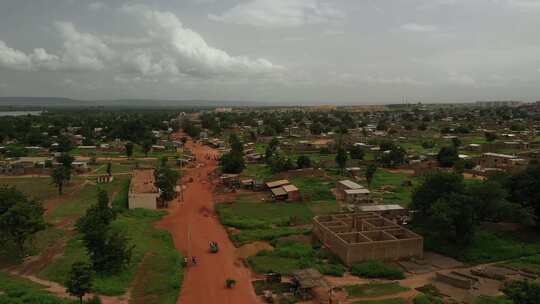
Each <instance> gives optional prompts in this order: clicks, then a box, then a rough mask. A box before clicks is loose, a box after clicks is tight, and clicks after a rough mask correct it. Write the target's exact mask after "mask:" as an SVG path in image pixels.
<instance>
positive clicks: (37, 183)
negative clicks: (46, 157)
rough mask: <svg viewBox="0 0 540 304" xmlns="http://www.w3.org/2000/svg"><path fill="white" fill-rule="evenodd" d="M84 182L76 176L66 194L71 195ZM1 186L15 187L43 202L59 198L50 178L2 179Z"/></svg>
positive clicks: (67, 186) (68, 186) (23, 177)
mask: <svg viewBox="0 0 540 304" xmlns="http://www.w3.org/2000/svg"><path fill="white" fill-rule="evenodd" d="M83 182H84V179H83V178H80V177H77V176H74V177H73V178H72V180H71V182H70V183H68V184H67V185H66V187H65V188H64V193H70V192H71V191H73V190H75V189H77V188H78V187H79V186H80V185H81V184H82V183H83ZM0 185H6V186H12V187H15V188H17V189H18V190H19V191H21V192H23V193H24V194H26V195H28V196H30V197H33V198H35V199H37V200H39V201H41V202H43V201H45V200H47V199H49V198H53V197H56V196H58V190H57V189H56V187H54V185H53V184H52V181H51V178H50V177H49V176H40V177H31V176H21V177H1V178H0Z"/></svg>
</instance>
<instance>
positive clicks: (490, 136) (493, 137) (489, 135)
mask: <svg viewBox="0 0 540 304" xmlns="http://www.w3.org/2000/svg"><path fill="white" fill-rule="evenodd" d="M484 136H485V137H486V140H487V141H488V142H494V141H495V140H496V139H497V134H495V133H493V132H485V133H484Z"/></svg>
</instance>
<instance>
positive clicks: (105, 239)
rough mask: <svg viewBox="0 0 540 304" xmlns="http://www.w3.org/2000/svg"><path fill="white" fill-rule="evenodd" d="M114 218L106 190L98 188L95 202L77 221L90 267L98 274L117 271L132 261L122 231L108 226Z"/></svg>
mask: <svg viewBox="0 0 540 304" xmlns="http://www.w3.org/2000/svg"><path fill="white" fill-rule="evenodd" d="M114 218H115V215H114V211H113V210H112V208H111V207H110V206H109V199H108V196H107V194H106V192H104V191H100V193H99V194H98V202H97V203H96V204H95V205H93V206H92V207H90V208H88V210H86V214H85V215H84V216H83V217H81V218H80V219H79V220H78V221H77V231H78V232H79V233H81V234H82V236H83V241H84V244H85V246H86V249H87V250H88V255H89V256H90V261H91V262H92V267H93V269H94V270H96V271H97V272H99V273H116V272H118V271H120V270H121V269H123V268H124V267H125V266H126V265H128V264H129V262H130V260H131V254H132V250H133V246H131V245H130V242H129V239H128V237H127V236H126V234H125V233H124V232H122V231H119V230H116V229H113V228H112V227H111V222H112V221H113V220H114Z"/></svg>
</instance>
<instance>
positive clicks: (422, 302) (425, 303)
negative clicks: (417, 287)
mask: <svg viewBox="0 0 540 304" xmlns="http://www.w3.org/2000/svg"><path fill="white" fill-rule="evenodd" d="M413 303H414V304H431V301H430V300H429V298H428V297H427V296H426V295H424V294H419V295H417V296H416V297H414V299H413Z"/></svg>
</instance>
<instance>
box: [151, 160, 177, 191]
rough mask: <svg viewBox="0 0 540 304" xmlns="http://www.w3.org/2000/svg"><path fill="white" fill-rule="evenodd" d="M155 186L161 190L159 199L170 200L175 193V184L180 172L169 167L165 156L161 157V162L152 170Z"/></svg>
mask: <svg viewBox="0 0 540 304" xmlns="http://www.w3.org/2000/svg"><path fill="white" fill-rule="evenodd" d="M154 175H155V180H156V182H155V186H156V187H157V188H158V189H159V190H160V192H161V196H160V198H161V200H162V201H164V202H168V201H171V200H172V199H174V197H175V195H176V184H177V183H178V179H179V178H180V174H179V173H178V172H177V171H174V170H173V169H171V168H170V167H169V166H168V164H167V161H166V158H164V159H162V161H161V164H160V165H159V166H158V167H157V169H156V170H155V171H154Z"/></svg>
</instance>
